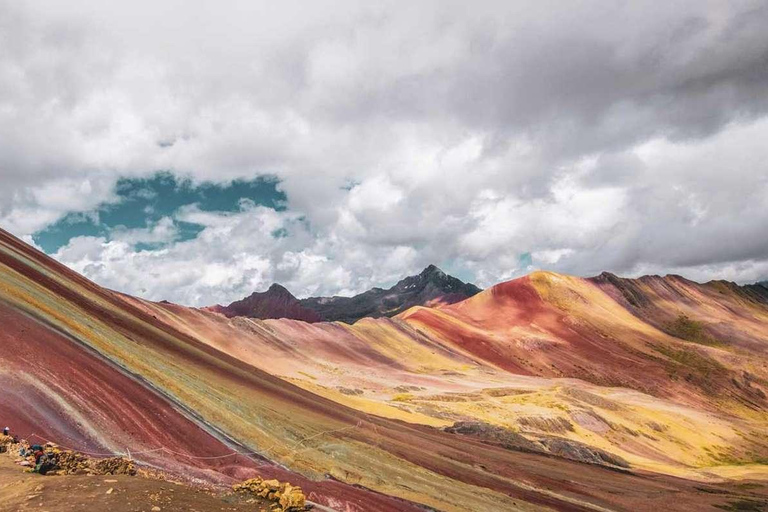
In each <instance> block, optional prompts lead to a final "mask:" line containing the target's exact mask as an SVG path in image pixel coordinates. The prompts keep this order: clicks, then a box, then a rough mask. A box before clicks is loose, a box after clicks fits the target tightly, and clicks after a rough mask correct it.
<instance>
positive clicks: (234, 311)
mask: <svg viewBox="0 0 768 512" xmlns="http://www.w3.org/2000/svg"><path fill="white" fill-rule="evenodd" d="M480 291H481V290H480V288H478V287H477V286H475V285H473V284H470V283H464V282H462V281H461V280H459V279H457V278H455V277H452V276H449V275H448V274H446V273H444V272H443V271H442V270H440V269H439V268H437V267H436V266H435V265H429V266H428V267H427V268H425V269H424V270H423V271H422V272H421V273H420V274H418V275H415V276H410V277H406V278H405V279H402V280H401V281H399V282H398V283H397V284H395V285H394V286H393V287H391V288H389V289H387V290H384V289H382V288H372V289H371V290H368V291H366V292H363V293H360V294H358V295H355V296H353V297H339V296H334V297H311V298H308V299H301V300H299V299H297V298H296V297H294V296H293V295H292V294H291V293H290V292H289V291H288V290H287V289H285V288H284V287H283V286H281V285H279V284H276V283H275V284H273V285H272V286H270V287H269V289H268V290H267V291H265V292H261V293H259V292H254V293H253V294H252V295H250V296H249V297H246V298H244V299H242V300H238V301H235V302H233V303H231V304H230V305H228V306H219V305H216V306H211V307H209V308H206V309H208V310H209V311H214V312H217V313H221V314H223V315H224V316H227V317H229V318H232V317H235V316H244V317H249V318H260V319H262V320H266V319H269V318H289V319H294V320H302V321H305V322H320V321H325V322H333V321H340V322H345V323H350V324H352V323H355V322H356V321H358V320H360V319H361V318H365V317H370V318H379V317H382V316H389V317H391V316H395V315H397V314H399V313H402V312H403V311H405V310H406V309H408V308H410V307H413V306H433V307H437V306H440V305H447V304H453V303H455V302H459V301H462V300H464V299H468V298H469V297H472V296H473V295H476V294H478V293H480Z"/></svg>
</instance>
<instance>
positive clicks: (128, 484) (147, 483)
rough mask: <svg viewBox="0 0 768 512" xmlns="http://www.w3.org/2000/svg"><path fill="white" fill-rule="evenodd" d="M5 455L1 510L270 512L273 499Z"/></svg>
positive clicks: (1, 458)
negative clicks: (28, 467) (58, 468)
mask: <svg viewBox="0 0 768 512" xmlns="http://www.w3.org/2000/svg"><path fill="white" fill-rule="evenodd" d="M13 461H14V458H13V457H12V456H10V455H8V454H0V511H2V512H6V511H8V512H10V511H18V510H30V511H32V510H35V511H39V512H58V511H70V510H72V511H89V512H101V511H109V512H158V511H161V512H174V511H179V512H182V511H184V512H213V511H215V512H224V511H226V512H239V511H246V510H247V511H249V512H254V511H257V510H258V511H268V510H271V509H270V505H271V502H269V501H267V500H258V501H256V502H255V503H246V499H245V498H243V497H241V496H238V495H234V494H232V493H221V492H214V491H210V490H207V489H199V488H195V487H191V486H188V485H185V484H178V483H173V482H169V481H163V480H155V479H150V478H144V477H141V476H125V475H115V476H112V475H107V476H88V475H62V476H42V475H38V474H33V473H25V472H24V469H23V468H22V467H20V466H18V465H16V464H14V462H13Z"/></svg>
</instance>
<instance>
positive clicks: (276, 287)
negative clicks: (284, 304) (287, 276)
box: [253, 283, 296, 300]
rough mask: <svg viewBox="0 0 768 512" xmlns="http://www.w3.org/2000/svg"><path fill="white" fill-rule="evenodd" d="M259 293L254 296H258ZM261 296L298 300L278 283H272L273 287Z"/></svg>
mask: <svg viewBox="0 0 768 512" xmlns="http://www.w3.org/2000/svg"><path fill="white" fill-rule="evenodd" d="M257 293H258V292H256V293H254V294H253V295H257ZM259 295H269V296H272V297H283V298H286V299H288V298H290V299H294V300H295V299H296V297H295V296H294V295H293V294H292V293H291V292H289V291H288V289H287V288H286V287H285V286H283V285H281V284H278V283H272V285H271V286H270V287H269V288H268V289H267V291H266V292H262V293H261V294H259Z"/></svg>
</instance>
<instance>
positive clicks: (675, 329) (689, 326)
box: [664, 313, 724, 346]
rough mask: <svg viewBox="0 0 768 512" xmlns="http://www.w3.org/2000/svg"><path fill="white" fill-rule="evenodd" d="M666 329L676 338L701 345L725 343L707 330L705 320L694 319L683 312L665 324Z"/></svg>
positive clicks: (720, 344)
mask: <svg viewBox="0 0 768 512" xmlns="http://www.w3.org/2000/svg"><path fill="white" fill-rule="evenodd" d="M664 331H665V332H666V333H667V334H669V335H671V336H674V337H675V338H680V339H681V340H686V341H690V342H693V343H698V344H700V345H708V346H722V345H724V343H723V342H722V341H720V340H718V339H716V338H714V337H713V336H711V335H710V334H709V333H708V332H707V330H706V324H704V322H700V321H698V320H694V319H692V318H690V317H689V316H688V315H685V314H682V313H681V314H680V315H679V316H678V317H677V318H676V319H675V320H673V321H672V322H667V323H666V324H664Z"/></svg>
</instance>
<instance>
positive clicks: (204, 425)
mask: <svg viewBox="0 0 768 512" xmlns="http://www.w3.org/2000/svg"><path fill="white" fill-rule="evenodd" d="M425 272H426V274H427V275H426V276H425V277H420V276H421V275H422V274H424V272H423V273H422V274H420V276H415V277H414V278H407V279H406V280H404V281H401V283H404V282H405V284H404V285H403V286H402V287H401V288H399V289H398V290H399V291H400V292H402V294H403V295H404V296H405V295H407V296H408V297H409V298H408V299H402V300H398V301H395V302H391V303H385V302H383V301H380V302H376V301H374V300H372V301H371V302H370V303H371V304H382V306H380V307H381V308H383V309H376V310H375V311H376V312H375V314H376V315H378V317H376V318H372V317H366V318H361V319H359V320H357V321H356V322H354V324H348V323H344V322H325V321H320V322H318V321H313V322H308V321H297V320H293V319H287V318H279V319H258V318H251V317H249V316H247V315H246V316H240V315H234V316H230V315H226V314H222V312H220V311H211V310H209V309H205V308H203V309H197V308H190V307H185V306H181V305H176V304H171V303H167V302H152V301H148V300H145V299H142V298H138V297H132V296H128V295H124V294H120V293H117V292H113V291H110V290H107V289H104V288H102V287H100V286H98V285H97V284H95V283H93V282H91V281H89V280H87V279H86V278H84V277H83V276H81V275H79V274H77V273H75V272H74V271H72V270H70V269H68V268H66V267H65V266H63V265H61V264H59V263H57V262H56V261H55V260H53V259H51V258H49V257H48V256H46V255H44V254H42V253H40V252H38V251H37V250H35V249H34V248H32V247H30V246H29V245H27V244H25V243H23V242H22V241H20V240H19V239H17V238H15V237H13V236H12V235H10V234H8V233H6V232H4V231H2V230H0V326H2V328H1V329H0V347H1V348H0V390H2V391H1V392H0V418H2V421H4V422H5V423H8V424H9V425H10V426H11V427H12V428H13V430H14V431H15V432H17V433H18V434H19V435H20V436H23V437H24V436H32V435H34V436H39V437H40V438H45V439H51V440H54V441H56V442H58V443H60V444H61V445H63V446H67V447H72V448H76V449H78V450H82V451H88V452H98V453H126V452H127V451H130V452H131V454H132V456H133V457H134V459H135V460H136V462H137V463H138V464H140V465H145V466H147V467H152V468H160V469H163V470H166V471H169V472H171V473H173V474H177V475H183V476H184V478H187V479H192V480H195V481H197V482H205V483H207V484H209V485H229V484H231V483H233V482H236V481H239V480H243V479H245V478H249V477H251V476H255V475H260V476H262V477H264V478H278V479H279V480H281V481H290V482H292V483H294V484H297V485H300V486H301V487H302V488H303V489H304V490H305V492H306V493H307V495H308V497H309V498H310V499H311V500H312V501H313V502H314V503H316V504H318V506H321V507H324V508H325V509H330V510H355V511H381V512H383V511H399V510H402V511H423V510H425V509H428V510H429V509H431V510H439V511H488V510H505V511H506V510H521V511H533V510H572V511H606V510H625V511H643V510H648V511H651V510H653V511H656V510H672V511H676V510H677V511H689V510H713V511H716V510H760V509H761V507H763V508H764V507H765V506H766V505H768V436H766V432H767V431H768V398H766V393H768V350H766V349H767V348H768V292H767V291H766V288H764V287H762V286H758V285H751V286H739V285H736V284H734V283H730V282H726V281H712V282H709V283H704V284H700V283H696V282H693V281H690V280H688V279H685V278H683V277H681V276H645V277H641V278H638V279H626V278H621V277H618V276H615V275H613V274H609V273H603V274H601V275H599V276H596V277H594V278H586V279H585V278H579V277H574V276H568V275H563V274H557V273H552V272H534V273H531V274H529V275H527V276H524V277H521V278H518V279H514V280H511V281H507V282H503V283H499V284H497V285H495V286H492V287H489V288H488V289H485V290H483V291H480V292H479V293H473V294H472V295H471V296H470V297H468V298H466V299H464V300H460V301H457V302H453V303H450V304H448V303H442V302H441V303H440V304H439V307H433V306H434V304H430V303H429V300H431V299H427V300H426V302H425V299H424V297H427V296H429V295H430V293H431V292H429V293H426V294H425V295H421V294H422V292H423V290H428V289H429V287H430V286H434V283H432V284H430V283H431V279H432V277H430V276H434V275H437V278H438V279H444V278H442V277H440V276H439V274H437V272H436V269H432V268H428V269H427V270H426V271H425ZM409 279H410V280H412V281H409ZM414 279H415V281H413V280H414ZM445 279H446V280H448V279H449V278H447V276H446V278H445ZM424 282H426V284H425V285H424V286H423V288H420V286H421V285H420V284H419V283H424ZM401 283H398V285H396V286H395V288H397V287H398V286H399V285H400V284H401ZM414 283H416V284H417V286H414V287H413V288H407V287H408V286H410V285H413V284H414ZM416 289H421V290H422V291H419V292H410V290H416ZM441 291H443V292H444V291H445V290H444V289H442V288H441ZM388 292H389V291H388ZM267 293H269V291H268V292H267ZM367 293H369V292H367ZM460 293H466V292H460ZM278 294H280V295H282V296H284V298H285V301H284V305H285V306H286V308H288V310H290V308H291V307H292V306H294V305H295V303H294V302H293V301H292V300H290V297H288V295H290V294H288V295H286V293H285V292H283V291H282V290H280V289H275V290H273V291H272V293H271V294H270V295H278ZM363 295H365V294H363ZM384 295H385V294H379V295H377V297H379V296H382V297H383V296H384ZM291 297H292V296H291ZM257 299H259V296H257V297H256V299H254V300H253V301H251V303H258V302H259V301H258V300H257ZM409 301H414V303H416V304H417V305H414V306H412V307H407V306H406V304H407V303H410V302H409ZM333 302H336V301H333ZM446 302H448V301H446ZM338 304H340V303H338V302H337V303H336V305H335V306H334V307H339V309H338V311H341V308H340V306H338ZM300 305H301V304H300ZM243 307H246V312H248V311H252V310H248V309H247V308H249V307H251V305H249V304H248V303H246V304H245V305H244V306H243ZM377 307H379V306H377ZM404 307H405V308H406V309H403V310H400V309H401V308H404ZM307 309H309V308H307ZM396 310H400V312H398V313H396V314H394V312H395V311H396ZM259 311H261V314H266V312H268V311H267V310H266V309H263V310H259ZM333 311H337V310H333ZM316 313H317V311H316ZM270 314H271V313H270ZM275 314H283V313H280V312H277V313H275ZM317 314H318V315H320V316H321V317H322V315H321V313H317ZM334 314H337V315H338V314H341V313H334ZM358 314H359V313H358V312H357V311H356V312H355V313H354V314H348V315H347V316H346V318H345V319H347V320H350V321H351V319H354V318H356V317H357V315H358ZM388 314H392V315H393V316H388ZM312 320H314V319H312Z"/></svg>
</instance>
